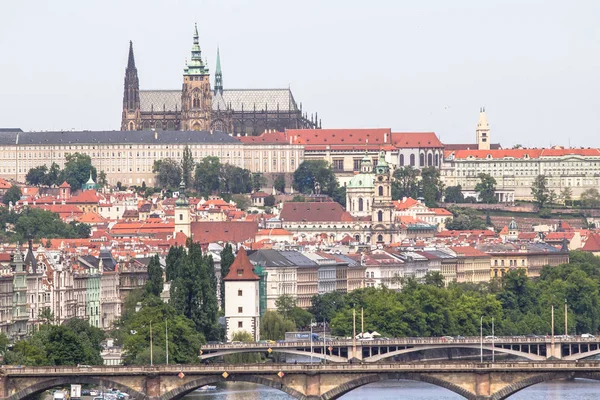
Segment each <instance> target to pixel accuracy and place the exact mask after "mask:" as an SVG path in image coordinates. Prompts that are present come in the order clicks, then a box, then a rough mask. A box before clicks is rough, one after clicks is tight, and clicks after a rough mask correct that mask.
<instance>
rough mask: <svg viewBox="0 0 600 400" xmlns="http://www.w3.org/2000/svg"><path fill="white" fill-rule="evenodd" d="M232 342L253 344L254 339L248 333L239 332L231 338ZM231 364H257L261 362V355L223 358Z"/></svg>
mask: <svg viewBox="0 0 600 400" xmlns="http://www.w3.org/2000/svg"><path fill="white" fill-rule="evenodd" d="M231 341H232V342H242V343H252V342H254V337H253V336H252V334H250V332H248V331H237V332H235V333H234V334H233V335H232V336H231ZM223 358H224V359H225V362H227V363H230V364H256V363H258V362H260V361H261V355H260V354H259V353H238V354H231V355H228V356H224V357H223Z"/></svg>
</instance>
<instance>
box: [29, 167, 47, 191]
mask: <svg viewBox="0 0 600 400" xmlns="http://www.w3.org/2000/svg"><path fill="white" fill-rule="evenodd" d="M47 173H48V167H47V166H45V165H40V166H38V167H34V168H31V169H30V170H29V171H27V175H25V181H26V182H27V183H28V184H30V185H34V186H40V185H43V184H44V183H45V182H46V174H47Z"/></svg>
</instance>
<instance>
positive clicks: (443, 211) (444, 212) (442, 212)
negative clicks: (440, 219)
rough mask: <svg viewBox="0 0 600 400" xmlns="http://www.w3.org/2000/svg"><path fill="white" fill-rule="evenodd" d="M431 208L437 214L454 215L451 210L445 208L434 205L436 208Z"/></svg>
mask: <svg viewBox="0 0 600 400" xmlns="http://www.w3.org/2000/svg"><path fill="white" fill-rule="evenodd" d="M430 210H431V211H433V212H434V213H435V215H447V216H449V217H451V216H452V215H453V214H452V213H451V212H450V211H448V210H446V209H445V208H437V207H434V208H430Z"/></svg>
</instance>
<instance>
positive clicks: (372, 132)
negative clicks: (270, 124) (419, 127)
mask: <svg viewBox="0 0 600 400" xmlns="http://www.w3.org/2000/svg"><path fill="white" fill-rule="evenodd" d="M285 133H286V135H287V137H291V139H292V143H294V144H304V145H311V144H315V145H330V146H338V145H357V144H358V145H363V146H364V145H365V143H368V144H369V145H376V146H379V145H383V144H386V143H387V144H390V143H391V134H392V131H391V129H389V128H375V129H287V130H286V131H285Z"/></svg>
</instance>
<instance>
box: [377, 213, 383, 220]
mask: <svg viewBox="0 0 600 400" xmlns="http://www.w3.org/2000/svg"><path fill="white" fill-rule="evenodd" d="M377 221H378V222H382V221H383V211H377Z"/></svg>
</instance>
